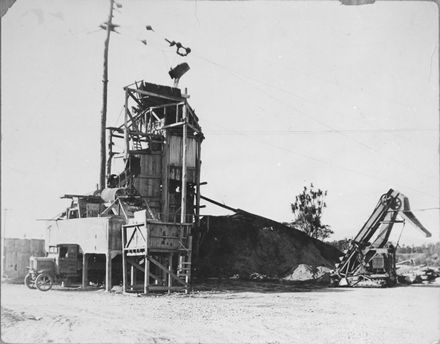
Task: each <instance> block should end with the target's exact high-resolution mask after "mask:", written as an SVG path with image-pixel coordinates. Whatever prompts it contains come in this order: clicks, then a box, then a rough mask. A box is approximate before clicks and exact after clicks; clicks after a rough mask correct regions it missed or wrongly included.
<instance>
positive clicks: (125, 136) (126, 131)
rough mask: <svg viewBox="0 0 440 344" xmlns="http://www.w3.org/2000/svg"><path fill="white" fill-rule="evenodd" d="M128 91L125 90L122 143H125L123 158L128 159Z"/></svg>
mask: <svg viewBox="0 0 440 344" xmlns="http://www.w3.org/2000/svg"><path fill="white" fill-rule="evenodd" d="M128 97H129V94H128V89H125V114H124V141H125V158H126V159H128V151H129V149H130V138H129V136H128Z"/></svg>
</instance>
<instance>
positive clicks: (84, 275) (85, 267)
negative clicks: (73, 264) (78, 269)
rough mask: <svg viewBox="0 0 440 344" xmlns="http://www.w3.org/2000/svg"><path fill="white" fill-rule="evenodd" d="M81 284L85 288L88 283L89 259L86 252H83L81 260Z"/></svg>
mask: <svg viewBox="0 0 440 344" xmlns="http://www.w3.org/2000/svg"><path fill="white" fill-rule="evenodd" d="M82 265H83V266H82V284H81V287H82V288H86V287H87V285H88V271H87V270H88V268H89V266H88V265H89V261H88V256H87V253H84V254H83V261H82Z"/></svg>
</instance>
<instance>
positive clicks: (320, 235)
mask: <svg viewBox="0 0 440 344" xmlns="http://www.w3.org/2000/svg"><path fill="white" fill-rule="evenodd" d="M326 196H327V191H323V190H321V189H319V188H315V187H314V186H313V184H310V187H309V188H307V186H304V189H303V191H302V192H301V193H300V194H299V195H297V196H296V197H295V203H292V204H291V208H292V212H293V214H294V215H295V221H294V222H293V223H292V224H293V225H294V226H295V227H297V228H299V229H300V230H302V231H303V232H305V233H307V235H309V236H311V237H312V238H315V239H321V240H323V239H326V238H328V237H329V236H330V235H331V234H333V231H332V230H331V229H330V226H328V225H324V224H322V223H321V216H322V210H323V209H324V208H326V207H327V205H326V203H325V201H324V199H325V197H326Z"/></svg>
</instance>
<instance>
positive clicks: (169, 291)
mask: <svg viewBox="0 0 440 344" xmlns="http://www.w3.org/2000/svg"><path fill="white" fill-rule="evenodd" d="M168 270H169V271H173V252H170V256H169V261H168ZM172 286H173V279H172V278H171V274H168V294H171V287H172Z"/></svg>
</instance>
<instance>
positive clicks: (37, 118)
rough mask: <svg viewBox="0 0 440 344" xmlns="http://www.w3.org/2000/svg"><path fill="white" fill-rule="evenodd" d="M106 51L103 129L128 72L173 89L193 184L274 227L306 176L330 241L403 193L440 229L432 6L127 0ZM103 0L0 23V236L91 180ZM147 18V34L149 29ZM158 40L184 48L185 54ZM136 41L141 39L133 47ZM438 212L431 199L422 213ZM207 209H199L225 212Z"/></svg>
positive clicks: (27, 10)
mask: <svg viewBox="0 0 440 344" xmlns="http://www.w3.org/2000/svg"><path fill="white" fill-rule="evenodd" d="M119 3H120V4H121V5H122V8H120V9H118V11H116V12H115V16H114V22H115V23H117V24H119V25H120V27H119V28H118V32H119V33H114V34H112V36H111V41H110V52H109V96H108V123H107V124H108V126H114V125H116V124H120V122H121V120H122V108H123V104H124V94H123V90H122V88H123V87H124V86H126V85H128V84H130V83H132V82H133V81H135V80H146V81H149V82H153V83H158V84H164V85H172V80H171V79H170V78H169V76H168V71H169V69H170V68H171V67H174V66H176V65H177V64H179V63H182V62H187V63H188V64H189V65H190V67H191V70H190V71H189V72H188V73H187V74H186V75H184V76H183V77H182V79H181V81H180V87H182V88H188V93H189V94H190V96H191V98H190V104H191V106H192V107H193V108H194V109H195V110H196V113H197V115H198V117H199V118H200V125H201V126H202V129H203V131H204V134H205V137H206V139H205V141H204V142H203V144H202V180H203V181H206V182H208V184H207V185H205V186H203V187H202V194H203V195H204V196H207V197H209V198H213V199H215V200H217V201H220V202H224V203H225V204H227V205H229V206H232V207H234V208H240V209H243V210H247V211H249V212H253V213H256V214H259V215H262V216H265V217H269V218H272V219H274V220H277V221H292V220H293V218H294V216H293V214H292V213H291V210H290V203H291V202H293V201H294V199H295V195H296V194H298V193H300V192H301V191H302V189H303V186H304V185H309V184H310V183H313V184H314V185H315V186H316V187H319V188H321V189H323V190H327V191H328V196H327V208H326V209H325V210H324V215H323V222H324V223H325V224H328V225H330V226H331V228H332V229H333V231H334V232H335V233H334V234H333V236H332V237H331V238H330V239H335V240H336V239H342V238H346V237H348V238H352V237H354V236H355V235H356V234H357V232H358V231H359V230H360V228H361V226H362V225H363V224H364V222H365V221H366V220H367V218H368V216H369V215H370V214H371V212H372V211H373V208H374V207H375V205H376V203H377V201H378V199H379V197H380V196H381V195H382V194H383V193H385V192H387V191H388V190H389V189H390V188H394V189H397V190H399V191H400V192H402V193H403V194H405V195H406V196H407V197H408V198H409V200H410V203H411V207H412V209H413V210H414V213H415V214H416V216H417V217H418V218H419V219H420V221H421V222H422V223H423V224H424V225H425V227H427V228H428V229H429V230H430V231H431V232H432V233H433V237H432V238H430V239H426V238H424V236H423V235H422V234H421V233H420V232H419V231H417V230H416V229H415V228H413V227H411V226H410V225H406V226H405V228H403V230H402V225H399V224H398V225H395V228H394V231H393V235H392V237H391V239H392V240H394V241H395V240H397V239H399V237H400V243H403V244H409V245H410V244H422V243H429V242H435V241H438V239H439V228H440V226H439V209H438V207H439V103H438V101H439V98H438V95H439V70H438V66H439V60H438V58H439V57H438V49H439V47H438V36H439V33H438V18H439V16H438V12H437V11H438V8H437V6H436V5H435V3H432V2H419V1H416V2H377V3H375V4H374V5H365V6H343V5H341V4H340V3H339V2H337V1H317V2H310V1H280V2H278V1H237V2H236V1H224V2H223V1H220V2H213V1H177V2H175V1H140V0H138V1H135V0H131V1H126V0H120V1H119ZM108 12H109V1H107V0H95V1H85V0H78V1H63V0H57V1H55V0H53V1H49V0H21V1H17V2H16V3H15V4H14V5H13V6H12V8H11V9H10V10H9V11H8V12H7V13H6V15H5V16H4V17H3V18H2V50H1V51H2V52H1V54H2V56H1V58H2V61H1V62H2V66H1V77H2V109H1V110H2V116H1V119H2V121H1V127H2V129H1V134H2V145H1V153H2V158H1V159H2V161H1V165H2V171H1V177H2V179H1V200H2V203H1V211H2V230H3V233H4V234H5V235H6V236H7V237H23V236H26V237H28V238H31V237H34V238H39V237H43V235H44V226H45V222H44V221H38V220H41V219H48V218H52V217H54V216H55V215H56V214H58V213H60V212H62V211H63V210H64V209H65V208H66V207H67V206H68V202H67V201H66V200H62V199H60V196H62V195H64V194H67V193H79V194H83V193H87V192H90V191H92V190H94V189H95V188H96V184H97V183H98V179H99V178H98V174H99V132H100V128H99V126H100V111H101V101H102V64H103V47H104V39H105V32H104V31H103V30H101V29H99V25H100V24H102V23H103V22H105V21H106V18H107V16H108ZM146 25H151V26H152V27H153V29H154V30H155V31H154V32H153V31H147V30H146V29H145V26H146ZM164 38H169V39H170V40H175V41H179V42H182V44H183V45H184V46H189V47H190V48H191V50H192V51H191V53H190V54H189V55H188V56H187V57H185V58H183V57H180V56H178V55H177V54H176V53H175V49H174V48H171V47H169V46H168V45H167V43H166V42H165V41H164ZM142 40H146V41H147V45H144V44H142V43H141V41H142ZM432 208H436V209H432ZM227 213H228V212H227V211H226V210H224V209H222V208H218V207H216V206H213V205H210V204H207V207H206V208H204V209H203V214H213V215H220V214H227Z"/></svg>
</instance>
